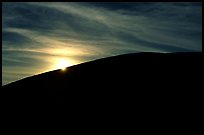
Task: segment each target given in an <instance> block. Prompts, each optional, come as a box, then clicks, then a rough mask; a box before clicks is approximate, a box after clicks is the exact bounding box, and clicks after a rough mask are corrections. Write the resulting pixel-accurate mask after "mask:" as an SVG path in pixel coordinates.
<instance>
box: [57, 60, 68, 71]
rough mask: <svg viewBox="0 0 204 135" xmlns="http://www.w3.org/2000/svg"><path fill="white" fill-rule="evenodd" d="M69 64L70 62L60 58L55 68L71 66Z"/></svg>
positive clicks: (63, 68)
mask: <svg viewBox="0 0 204 135" xmlns="http://www.w3.org/2000/svg"><path fill="white" fill-rule="evenodd" d="M71 65H72V63H71V62H69V61H68V60H65V59H60V60H59V61H58V62H57V65H56V69H62V70H65V69H66V67H68V66H71Z"/></svg>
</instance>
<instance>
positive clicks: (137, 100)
mask: <svg viewBox="0 0 204 135" xmlns="http://www.w3.org/2000/svg"><path fill="white" fill-rule="evenodd" d="M201 56H202V53H197V52H195V53H194V52H192V53H169V54H162V53H135V54H125V55H119V56H114V57H109V58H103V59H99V60H95V61H91V62H86V63H82V64H79V65H75V66H71V67H68V68H67V70H66V71H61V70H55V71H50V72H46V73H43V74H39V75H35V76H31V77H28V78H25V79H22V80H19V81H16V82H13V83H10V84H8V85H5V86H3V87H2V88H3V89H2V90H1V104H11V105H31V104H34V105H52V104H67V105H95V106H98V105H102V104H104V103H105V104H106V105H108V106H109V107H111V106H112V107H113V106H116V105H124V106H131V105H134V106H141V107H142V106H143V107H147V106H151V107H153V106H154V107H156V106H160V107H161V106H171V105H175V106H177V107H178V108H179V107H180V105H181V107H182V106H185V105H187V104H188V103H187V102H190V100H189V98H191V97H185V95H188V96H189V95H191V94H190V93H192V91H195V90H196V89H198V88H199V85H201V83H200V79H199V77H200V76H201V73H200V72H201V69H202V66H201ZM187 88H189V89H187ZM186 99H188V100H186Z"/></svg>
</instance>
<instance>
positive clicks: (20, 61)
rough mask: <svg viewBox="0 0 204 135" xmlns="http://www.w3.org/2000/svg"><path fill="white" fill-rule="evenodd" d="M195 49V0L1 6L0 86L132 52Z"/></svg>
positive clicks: (198, 18) (198, 15) (198, 29)
mask: <svg viewBox="0 0 204 135" xmlns="http://www.w3.org/2000/svg"><path fill="white" fill-rule="evenodd" d="M192 51H193V52H194V51H195V52H201V51H202V3H199V2H183V3H182V2H180V3H178V2H177V3H176V2H165V3H162V2H148V3H144V2H138V3H136V2H135V3H125V2H123V3H122V2H117V3H99V2H98V3H93V2H92V3H88V2H77V3H73V2H67V3H64V2H63V3H60V2H54V3H52V2H24V3H20V2H18V3H12V2H8V3H7V2H3V4H2V85H4V84H7V83H10V82H13V81H16V80H19V79H22V78H25V77H28V76H31V75H35V74H39V73H42V72H46V71H50V70H54V69H58V68H60V66H59V63H60V62H61V61H66V62H67V65H68V66H71V65H75V64H79V63H83V62H87V61H91V60H95V59H98V58H103V57H108V56H114V55H118V54H125V53H133V52H164V53H168V52H192Z"/></svg>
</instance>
